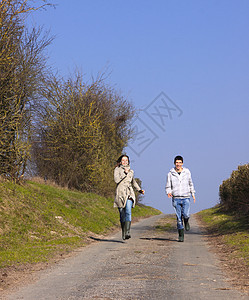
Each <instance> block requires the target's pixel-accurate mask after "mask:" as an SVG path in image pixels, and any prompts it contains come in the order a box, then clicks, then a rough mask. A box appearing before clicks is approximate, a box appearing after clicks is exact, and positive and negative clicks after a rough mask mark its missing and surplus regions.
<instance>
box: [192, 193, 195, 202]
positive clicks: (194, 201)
mask: <svg viewBox="0 0 249 300" xmlns="http://www.w3.org/2000/svg"><path fill="white" fill-rule="evenodd" d="M192 197H193V199H194V203H195V195H193V196H192Z"/></svg>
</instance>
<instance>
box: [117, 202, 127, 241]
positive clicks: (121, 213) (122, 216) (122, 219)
mask: <svg viewBox="0 0 249 300" xmlns="http://www.w3.org/2000/svg"><path fill="white" fill-rule="evenodd" d="M118 210H119V216H120V225H121V229H122V239H123V240H125V234H126V232H125V208H122V207H119V208H118Z"/></svg>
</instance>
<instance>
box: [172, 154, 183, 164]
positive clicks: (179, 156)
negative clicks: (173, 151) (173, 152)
mask: <svg viewBox="0 0 249 300" xmlns="http://www.w3.org/2000/svg"><path fill="white" fill-rule="evenodd" d="M177 160H181V161H182V163H183V157H182V156H181V155H177V156H176V157H175V159H174V164H175V163H176V161H177Z"/></svg>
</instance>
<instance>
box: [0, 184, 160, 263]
mask: <svg viewBox="0 0 249 300" xmlns="http://www.w3.org/2000/svg"><path fill="white" fill-rule="evenodd" d="M156 214H160V211H158V210H156V209H154V208H151V207H148V206H143V205H142V206H136V207H135V208H134V209H133V218H139V217H148V216H151V215H156ZM117 226H119V214H118V210H117V209H114V208H113V199H112V198H108V199H107V198H104V197H101V196H98V195H96V194H91V193H81V192H77V191H70V190H68V189H63V188H59V187H56V186H52V185H48V184H44V183H37V182H32V181H28V182H26V183H25V184H23V185H16V184H13V183H10V182H0V268H4V267H9V266H15V265H20V264H25V263H38V262H44V261H48V260H49V259H50V258H52V257H55V256H56V255H58V254H63V253H66V252H69V251H71V250H72V249H74V248H76V247H80V246H83V245H85V244H86V243H87V239H88V238H89V236H91V235H94V234H105V233H108V232H110V231H111V230H112V229H113V228H115V227H117Z"/></svg>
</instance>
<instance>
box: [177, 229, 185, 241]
mask: <svg viewBox="0 0 249 300" xmlns="http://www.w3.org/2000/svg"><path fill="white" fill-rule="evenodd" d="M178 233H179V238H178V242H184V229H178Z"/></svg>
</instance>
